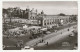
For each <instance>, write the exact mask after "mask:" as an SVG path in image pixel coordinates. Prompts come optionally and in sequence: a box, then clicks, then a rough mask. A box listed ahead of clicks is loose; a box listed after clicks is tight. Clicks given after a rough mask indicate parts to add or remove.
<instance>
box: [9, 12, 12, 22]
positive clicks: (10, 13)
mask: <svg viewBox="0 0 80 52" xmlns="http://www.w3.org/2000/svg"><path fill="white" fill-rule="evenodd" d="M9 15H10V17H9V18H10V23H11V17H12V11H9Z"/></svg>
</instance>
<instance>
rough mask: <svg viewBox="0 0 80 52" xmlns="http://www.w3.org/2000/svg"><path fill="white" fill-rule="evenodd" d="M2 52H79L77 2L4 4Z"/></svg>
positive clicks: (19, 2) (17, 2) (11, 2)
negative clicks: (39, 51) (17, 51)
mask: <svg viewBox="0 0 80 52" xmlns="http://www.w3.org/2000/svg"><path fill="white" fill-rule="evenodd" d="M2 49H3V50H78V3H77V1H3V2H2Z"/></svg>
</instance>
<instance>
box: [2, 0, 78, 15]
mask: <svg viewBox="0 0 80 52" xmlns="http://www.w3.org/2000/svg"><path fill="white" fill-rule="evenodd" d="M9 7H20V8H21V9H24V10H25V9H26V8H27V7H28V8H30V9H32V8H34V10H36V9H37V10H38V13H40V12H41V11H42V10H43V11H44V13H45V14H49V15H56V14H59V13H64V14H66V15H72V14H78V8H77V2H76V1H4V2H3V8H9Z"/></svg>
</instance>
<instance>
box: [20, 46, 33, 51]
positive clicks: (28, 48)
mask: <svg viewBox="0 0 80 52" xmlns="http://www.w3.org/2000/svg"><path fill="white" fill-rule="evenodd" d="M21 50H34V48H31V47H30V46H25V47H23V48H21Z"/></svg>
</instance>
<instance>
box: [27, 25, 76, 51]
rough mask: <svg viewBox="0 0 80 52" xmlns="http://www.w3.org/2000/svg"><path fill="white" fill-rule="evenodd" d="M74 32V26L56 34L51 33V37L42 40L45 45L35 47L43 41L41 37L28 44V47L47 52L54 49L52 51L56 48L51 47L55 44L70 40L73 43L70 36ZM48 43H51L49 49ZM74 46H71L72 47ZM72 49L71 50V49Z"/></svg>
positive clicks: (47, 36)
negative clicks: (46, 51) (46, 50)
mask: <svg viewBox="0 0 80 52" xmlns="http://www.w3.org/2000/svg"><path fill="white" fill-rule="evenodd" d="M74 26H76V25H74ZM67 29H70V31H67ZM73 30H74V29H73V26H71V27H68V28H65V29H62V30H59V31H57V32H55V33H51V34H49V35H46V36H44V37H42V39H43V40H44V41H45V42H43V43H38V44H37V45H36V46H34V45H35V44H36V43H37V42H39V41H40V40H41V37H40V38H38V39H34V40H32V41H29V42H27V44H26V45H28V46H33V47H34V49H43V50H45V49H49V48H50V47H52V49H53V48H54V47H53V46H51V45H53V44H55V43H57V44H61V43H60V42H63V41H66V40H67V39H68V41H70V40H71V41H73V39H71V38H69V34H72V31H73ZM61 32H62V34H61ZM76 37H77V35H76ZM76 37H74V38H75V39H76V40H77V38H76ZM75 39H74V40H75ZM68 41H67V42H68ZM46 42H49V48H46V45H45V44H46ZM75 43H76V41H75V42H74V43H73V44H75ZM73 44H71V47H72V45H73ZM57 46H58V45H55V47H57ZM59 46H61V45H59ZM47 47H48V46H47ZM58 48H59V47H58ZM62 48H63V47H62ZM68 48H70V46H69V47H68ZM68 48H66V49H68ZM50 49H51V48H50ZM55 49H57V48H55ZM70 49H71V48H70Z"/></svg>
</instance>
